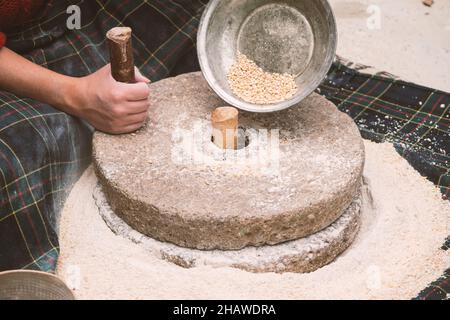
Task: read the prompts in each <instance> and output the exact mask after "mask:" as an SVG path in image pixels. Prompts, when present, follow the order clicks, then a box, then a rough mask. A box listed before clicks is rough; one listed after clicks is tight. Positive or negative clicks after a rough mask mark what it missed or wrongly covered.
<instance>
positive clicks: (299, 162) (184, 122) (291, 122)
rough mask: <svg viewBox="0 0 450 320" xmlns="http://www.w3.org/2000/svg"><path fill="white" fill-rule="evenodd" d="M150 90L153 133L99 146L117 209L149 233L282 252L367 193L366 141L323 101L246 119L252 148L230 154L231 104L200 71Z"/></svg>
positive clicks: (97, 142) (182, 242)
mask: <svg viewBox="0 0 450 320" xmlns="http://www.w3.org/2000/svg"><path fill="white" fill-rule="evenodd" d="M150 91H151V94H150V99H151V108H150V109H149V120H148V122H147V124H146V126H145V127H144V128H142V129H140V130H139V131H138V132H136V133H135V134H128V135H119V136H113V135H108V134H104V133H101V132H96V133H95V135H94V140H93V163H94V168H95V171H96V174H97V176H98V178H99V181H100V184H101V185H102V187H103V190H104V192H105V196H106V198H107V200H108V203H109V204H110V205H111V207H112V209H113V211H114V212H116V213H117V215H119V216H120V217H121V218H122V219H123V220H124V221H125V222H126V223H127V224H128V225H130V226H131V227H132V228H134V229H135V230H137V231H139V232H140V233H142V234H145V235H147V236H150V237H152V238H154V239H157V240H160V241H165V242H170V243H173V244H176V245H178V246H182V247H188V248H193V249H202V250H212V249H220V250H237V249H242V248H244V247H246V246H262V245H267V244H269V245H274V244H278V243H282V242H286V241H290V240H296V239H299V238H302V237H305V236H308V235H311V234H313V233H316V232H317V231H319V230H322V229H324V228H326V227H327V226H329V225H330V224H331V223H333V222H334V221H336V219H338V218H339V217H340V216H341V215H342V214H343V212H344V210H345V209H346V208H348V207H349V205H350V203H351V202H352V201H353V199H354V198H355V197H356V195H357V194H358V193H359V189H360V181H361V176H362V170H363V164H364V145H363V142H362V139H361V136H360V133H359V131H358V128H357V127H356V125H355V124H354V122H353V121H352V119H351V118H350V117H348V116H347V115H346V114H344V113H342V112H340V111H339V110H338V109H337V108H336V106H335V105H333V104H332V103H331V102H330V101H328V100H327V99H325V98H324V97H322V96H319V95H317V94H312V95H310V96H309V97H308V98H306V99H305V100H303V101H302V102H301V103H300V104H298V105H296V106H293V107H291V108H289V109H286V110H283V111H279V112H274V113H258V114H256V113H249V112H243V111H241V112H240V114H239V124H240V126H242V127H244V128H246V129H247V131H246V133H247V136H248V138H249V143H248V146H247V147H245V148H242V149H240V150H237V151H235V150H232V151H230V152H224V150H222V149H220V148H218V147H217V146H215V145H214V143H213V142H211V124H210V117H211V113H212V111H213V110H214V109H215V108H216V107H219V106H224V102H223V101H222V100H221V99H219V98H218V97H217V95H216V94H215V93H214V92H213V91H212V90H211V89H210V88H209V87H208V85H207V83H206V81H205V80H204V78H203V76H202V75H201V73H191V74H184V75H181V76H178V77H175V78H168V79H165V80H162V81H158V82H156V83H153V84H151V85H150Z"/></svg>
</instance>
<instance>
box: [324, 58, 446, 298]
mask: <svg viewBox="0 0 450 320" xmlns="http://www.w3.org/2000/svg"><path fill="white" fill-rule="evenodd" d="M357 69H365V67H364V66H360V65H359V66H358V65H356V66H355V65H353V68H349V67H347V65H346V62H345V61H341V60H340V59H338V61H336V62H335V63H334V64H333V66H332V67H331V69H330V71H329V72H328V75H327V78H326V79H325V80H324V81H323V83H322V84H321V85H320V87H319V88H318V89H317V92H318V93H320V94H322V95H324V96H325V97H326V98H327V99H329V100H331V101H332V102H334V103H335V104H336V105H337V107H338V108H339V110H341V111H342V112H345V113H347V114H348V115H349V116H350V117H352V118H353V119H354V121H355V123H356V124H357V125H358V127H359V129H360V132H361V135H362V136H363V137H364V138H366V139H370V140H372V141H375V142H384V141H389V142H391V143H393V145H394V147H395V149H396V150H397V152H399V154H401V155H402V156H403V157H404V158H405V159H406V160H408V162H409V163H410V164H411V165H412V166H413V167H414V168H415V169H416V170H418V171H419V172H420V173H421V174H422V175H424V176H426V177H427V178H428V179H429V180H431V181H433V182H434V183H435V184H436V185H437V186H439V188H440V190H441V192H442V196H443V198H444V199H448V200H450V94H449V93H445V92H442V91H438V90H433V89H430V88H426V87H423V86H419V85H416V84H413V83H408V82H405V81H402V80H399V79H398V78H397V77H395V76H393V75H390V74H388V73H386V72H383V73H376V74H367V73H362V72H359V71H358V70H357ZM442 214H445V213H444V212H443V213H442ZM442 241H443V245H442V248H441V249H442V250H447V249H448V247H449V246H450V235H449V236H448V237H447V239H442ZM449 294H450V269H448V270H447V271H445V272H444V274H443V275H442V276H441V277H440V278H439V279H437V280H436V281H434V282H433V283H431V284H430V285H429V286H428V287H427V288H426V289H424V290H422V291H421V292H420V293H419V295H418V296H417V297H416V299H420V300H429V299H448V297H447V296H448V295H449Z"/></svg>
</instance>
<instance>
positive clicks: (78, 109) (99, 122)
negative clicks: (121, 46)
mask: <svg viewBox="0 0 450 320" xmlns="http://www.w3.org/2000/svg"><path fill="white" fill-rule="evenodd" d="M135 71H136V72H135V74H136V83H133V84H128V83H121V82H117V81H116V80H114V78H113V77H112V75H111V67H110V65H109V64H108V65H106V66H104V67H103V68H101V69H100V70H98V71H97V72H95V73H93V74H91V75H89V76H86V77H83V78H79V79H77V83H76V85H75V90H73V91H72V92H73V93H72V95H73V97H72V104H73V108H72V109H73V113H74V114H75V115H76V116H78V117H80V118H83V119H85V120H86V121H88V122H89V123H90V124H91V125H92V126H94V127H95V128H96V129H98V130H100V131H104V132H107V133H113V134H121V133H128V132H133V131H136V130H137V129H139V128H140V127H142V126H143V125H144V123H145V121H146V119H147V114H148V108H149V106H150V105H149V100H148V96H149V93H150V89H149V87H148V83H149V82H150V80H148V79H147V78H145V77H144V76H142V75H141V74H140V72H139V71H138V70H137V68H136V70H135Z"/></svg>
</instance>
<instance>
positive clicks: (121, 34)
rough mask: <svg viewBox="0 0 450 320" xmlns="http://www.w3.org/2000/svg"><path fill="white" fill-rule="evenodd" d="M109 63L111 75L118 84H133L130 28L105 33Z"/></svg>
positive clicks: (117, 28) (115, 29)
mask: <svg viewBox="0 0 450 320" xmlns="http://www.w3.org/2000/svg"><path fill="white" fill-rule="evenodd" d="M106 38H107V40H108V45H109V56H110V61H111V73H112V76H113V78H114V79H115V80H116V81H119V82H126V83H134V82H136V81H135V74H134V58H133V46H132V43H131V28H128V27H116V28H112V29H111V30H109V31H108V32H107V33H106Z"/></svg>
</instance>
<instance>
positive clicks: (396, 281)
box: [57, 141, 450, 299]
mask: <svg viewBox="0 0 450 320" xmlns="http://www.w3.org/2000/svg"><path fill="white" fill-rule="evenodd" d="M365 147H366V167H365V172H364V175H365V179H366V181H367V182H368V183H369V185H370V188H371V192H372V201H366V202H365V208H364V212H363V221H362V228H361V230H360V232H359V235H358V236H357V239H356V240H355V242H354V243H353V245H352V246H351V247H350V248H349V249H348V250H347V251H345V252H344V254H342V255H341V256H340V257H339V258H338V259H337V260H336V261H335V262H333V263H331V264H329V265H328V266H325V267H323V268H321V269H319V270H317V271H315V272H313V273H309V274H294V273H286V274H273V273H268V274H253V273H248V272H245V271H241V270H237V269H232V268H217V269H215V268H211V267H197V268H193V269H183V268H181V267H178V266H176V265H173V264H171V263H169V262H166V261H163V260H159V259H157V258H155V257H153V256H152V255H151V254H149V253H148V252H146V251H145V250H144V249H143V248H141V247H139V246H138V245H135V244H133V243H132V242H130V241H129V240H127V239H124V238H122V237H120V236H116V235H114V233H112V232H111V231H110V230H109V229H108V227H107V226H106V224H105V223H104V222H103V220H102V219H101V217H100V215H99V214H98V211H97V208H96V206H95V203H94V200H93V198H92V191H93V188H94V186H95V185H96V177H95V175H94V173H93V170H92V169H91V168H89V169H88V170H87V171H86V172H85V174H84V175H83V176H82V177H81V179H80V180H79V182H78V183H77V184H76V185H75V187H74V189H73V191H72V192H71V194H70V197H69V199H68V201H67V203H66V206H65V209H64V211H63V214H62V221H61V226H60V229H61V234H60V246H61V257H60V260H59V264H58V269H57V273H58V275H59V276H61V277H62V278H63V279H64V280H65V281H66V282H67V283H68V284H69V286H71V287H73V288H74V289H75V291H74V292H75V295H76V296H77V298H80V299H96V298H99V299H305V298H310V299H331V298H336V299H340V298H341V299H365V298H369V299H380V298H383V299H409V298H412V297H415V296H416V295H417V293H418V292H419V291H420V290H421V289H423V288H424V287H425V286H426V285H427V284H429V283H430V282H431V281H433V280H435V279H436V278H437V277H438V276H440V275H441V274H442V273H443V271H444V270H445V268H446V267H448V266H449V265H450V257H449V253H447V252H445V251H443V250H441V249H439V248H440V247H441V246H442V244H443V242H444V240H445V238H446V236H447V235H448V234H449V233H450V203H449V202H448V201H444V200H442V199H441V195H440V192H439V190H438V189H437V188H436V187H435V186H434V185H433V184H432V183H431V182H429V181H427V180H426V179H425V178H423V177H421V176H420V175H419V174H418V173H417V172H416V171H415V170H414V169H413V168H411V167H410V166H409V165H408V163H407V162H406V161H405V160H404V159H403V158H401V157H400V156H399V155H398V154H397V153H396V152H395V150H394V148H393V147H392V145H391V144H388V143H384V144H375V143H372V142H368V141H365Z"/></svg>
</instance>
